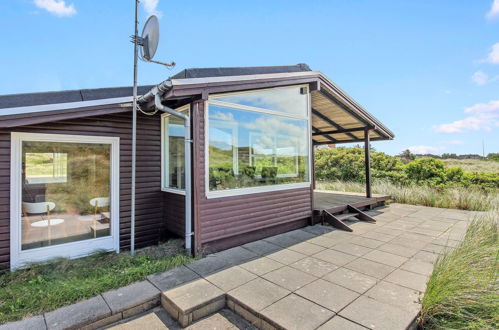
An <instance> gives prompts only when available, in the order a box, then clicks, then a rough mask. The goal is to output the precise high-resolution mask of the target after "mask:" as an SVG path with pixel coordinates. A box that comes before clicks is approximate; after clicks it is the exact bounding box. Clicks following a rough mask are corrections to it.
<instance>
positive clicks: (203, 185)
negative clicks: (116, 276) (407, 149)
mask: <svg viewBox="0 0 499 330" xmlns="http://www.w3.org/2000/svg"><path fill="white" fill-rule="evenodd" d="M139 94H140V95H141V96H140V97H139V106H140V108H139V113H138V122H137V144H136V146H137V160H136V178H137V179H136V198H135V206H136V213H135V222H136V225H135V231H136V238H135V246H137V247H143V246H146V245H150V244H154V243H157V242H158V241H159V240H160V239H161V237H162V236H164V235H165V234H166V233H167V232H169V233H173V234H176V235H180V236H185V237H186V238H187V240H189V241H190V240H192V241H191V242H192V246H193V251H194V252H195V251H200V250H201V249H203V250H204V249H208V250H220V249H225V248H228V247H231V246H235V245H239V244H242V243H246V242H249V241H252V240H256V239H259V238H262V237H265V236H269V235H273V234H277V233H280V232H285V231H289V230H292V229H295V228H299V227H302V226H306V225H307V224H308V222H309V221H310V218H311V216H312V211H313V202H312V199H313V184H312V182H313V147H314V145H318V144H340V143H347V142H366V141H367V142H368V141H369V140H370V141H377V140H387V139H392V138H393V133H392V132H391V131H390V130H388V129H387V128H386V127H385V126H383V124H381V123H380V122H379V121H378V120H377V119H376V118H374V117H373V116H372V115H371V114H369V113H368V112H367V111H366V110H364V109H363V108H362V107H361V106H360V105H359V104H357V103H356V102H355V101H354V100H352V99H351V98H350V97H349V96H348V95H346V94H345V93H344V92H343V91H342V90H340V89H339V88H338V87H337V86H336V85H335V84H334V83H333V82H331V81H330V80H329V79H328V78H327V77H325V76H324V75H323V74H321V73H320V72H315V71H311V70H310V69H309V68H308V66H306V65H304V64H299V65H295V66H277V67H249V68H216V69H188V70H184V71H182V72H180V73H179V74H177V75H175V76H173V77H171V78H170V79H168V80H166V81H164V82H162V83H161V84H159V85H157V86H143V87H141V88H140V89H139ZM131 95H132V89H131V88H104V89H95V90H78V91H62V92H49V93H35V94H17V95H4V96H0V151H1V153H0V269H8V268H17V267H20V266H22V265H24V264H26V263H28V262H32V261H40V260H46V259H48V258H52V257H56V256H64V257H78V256H83V255H86V254H89V253H91V252H93V251H95V250H98V249H105V250H114V251H119V250H123V249H128V248H130V232H131V230H130V211H131V207H130V205H131V150H132V139H131V125H132V121H131V118H132V113H131V109H132V108H131V105H132V103H131V102H132V96H131ZM172 109H173V110H172ZM179 114H181V115H183V116H184V117H181V115H179ZM185 116H188V118H189V123H188V124H190V125H185V124H186V123H185V120H184V119H183V118H185ZM186 127H187V129H188V130H190V136H191V139H189V138H188V139H187V145H188V146H190V147H191V157H190V158H191V160H190V161H189V162H190V164H186V163H185V160H186V157H185V150H188V149H186V147H185V146H186V142H185V137H186V136H189V134H186ZM186 165H187V166H186ZM189 182H190V184H189ZM186 184H187V185H188V187H187V189H186ZM189 188H190V189H189ZM186 196H187V198H189V200H190V201H191V203H190V207H189V203H187V209H186V202H185V201H186ZM189 196H190V197H189ZM186 210H187V212H186ZM189 211H190V212H189ZM189 213H190V214H189ZM186 221H187V223H188V224H190V226H187V229H188V230H187V232H186V226H185V224H186ZM189 227H191V228H189Z"/></svg>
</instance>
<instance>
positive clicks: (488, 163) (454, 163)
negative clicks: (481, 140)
mask: <svg viewBox="0 0 499 330" xmlns="http://www.w3.org/2000/svg"><path fill="white" fill-rule="evenodd" d="M442 161H443V162H444V163H445V167H460V168H462V169H463V171H465V172H490V173H499V162H496V161H492V160H481V159H442Z"/></svg>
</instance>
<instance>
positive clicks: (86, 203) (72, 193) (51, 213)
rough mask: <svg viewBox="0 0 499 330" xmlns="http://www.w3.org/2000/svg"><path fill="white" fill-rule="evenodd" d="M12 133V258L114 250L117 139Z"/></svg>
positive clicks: (26, 259) (70, 254) (33, 258)
mask: <svg viewBox="0 0 499 330" xmlns="http://www.w3.org/2000/svg"><path fill="white" fill-rule="evenodd" d="M12 137H13V138H12V147H13V148H12V153H13V156H12V157H13V159H12V160H13V162H12V173H13V178H12V179H13V185H16V186H15V187H13V190H15V191H14V193H13V194H12V195H13V198H12V203H13V205H12V207H13V211H14V213H13V217H12V218H13V221H14V226H13V232H14V233H15V236H13V243H14V244H15V245H16V246H14V250H16V251H17V253H18V255H17V256H15V258H14V259H20V260H23V261H24V260H25V261H37V260H39V259H40V258H41V259H44V258H47V257H53V256H69V257H71V256H78V255H84V254H86V253H87V249H90V250H95V249H98V248H102V249H107V250H110V249H115V248H116V242H117V241H118V238H117V237H116V236H117V235H114V236H115V237H113V232H114V233H116V232H117V231H116V230H115V228H114V226H117V222H116V221H115V220H114V219H117V218H116V217H117V214H115V213H116V212H117V209H116V205H117V196H116V193H115V192H116V191H117V187H116V186H117V185H118V182H117V181H116V178H117V173H116V168H114V169H113V165H117V164H115V163H118V160H117V159H116V155H117V152H118V150H117V148H118V140H117V138H100V137H98V138H94V137H74V136H67V135H49V134H28V133H13V135H12ZM115 167H116V166H115ZM113 180H114V184H115V185H116V186H115V187H113ZM17 184H19V185H17ZM113 191H114V193H113ZM113 206H114V207H113ZM16 215H17V217H16ZM90 242H92V243H90ZM80 243H81V244H82V245H78V244H80ZM75 244H76V245H75ZM69 246H72V247H73V248H74V249H72V248H70V247H69ZM91 246H93V247H91ZM46 249H49V250H46ZM40 251H42V252H40ZM43 251H45V252H43ZM49 251H50V252H49ZM68 253H69V254H68Z"/></svg>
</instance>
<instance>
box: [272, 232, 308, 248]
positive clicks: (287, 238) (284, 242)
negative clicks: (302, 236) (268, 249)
mask: <svg viewBox="0 0 499 330" xmlns="http://www.w3.org/2000/svg"><path fill="white" fill-rule="evenodd" d="M263 240H264V241H266V242H269V243H272V244H274V245H277V246H280V247H281V248H287V247H289V246H291V245H295V244H298V243H300V242H302V241H301V240H299V239H297V238H295V237H292V236H291V235H289V234H288V233H284V234H280V235H275V236H271V237H267V238H264V239H263Z"/></svg>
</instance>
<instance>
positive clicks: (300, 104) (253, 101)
mask: <svg viewBox="0 0 499 330" xmlns="http://www.w3.org/2000/svg"><path fill="white" fill-rule="evenodd" d="M216 99H217V100H220V101H223V102H230V103H236V104H242V105H247V106H252V107H257V108H263V109H269V110H277V111H282V112H287V113H292V114H300V115H306V112H307V95H306V94H301V93H300V87H293V88H280V89H273V90H263V91H254V92H251V93H243V94H239V95H229V96H221V97H217V98H216Z"/></svg>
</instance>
